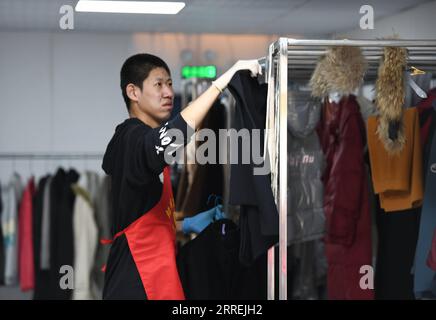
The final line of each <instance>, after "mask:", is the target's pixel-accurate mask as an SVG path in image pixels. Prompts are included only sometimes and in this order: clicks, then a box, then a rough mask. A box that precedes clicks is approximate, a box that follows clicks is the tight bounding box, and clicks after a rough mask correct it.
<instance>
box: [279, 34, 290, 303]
mask: <svg viewBox="0 0 436 320" xmlns="http://www.w3.org/2000/svg"><path fill="white" fill-rule="evenodd" d="M279 43H280V50H279V65H278V68H279V81H280V86H279V90H280V93H279V104H280V105H279V108H280V109H279V121H280V129H279V174H280V175H279V220H280V227H279V229H280V230H279V252H280V256H279V265H280V266H279V299H280V300H287V271H288V268H287V231H288V230H287V226H288V223H287V185H288V170H287V148H288V143H287V134H288V39H287V38H280V40H279Z"/></svg>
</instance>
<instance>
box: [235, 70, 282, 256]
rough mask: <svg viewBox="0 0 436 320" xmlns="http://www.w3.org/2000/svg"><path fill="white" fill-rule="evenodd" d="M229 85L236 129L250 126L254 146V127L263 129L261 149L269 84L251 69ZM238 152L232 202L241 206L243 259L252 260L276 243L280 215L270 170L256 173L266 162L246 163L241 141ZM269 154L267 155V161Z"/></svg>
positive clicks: (239, 72) (236, 76)
mask: <svg viewBox="0 0 436 320" xmlns="http://www.w3.org/2000/svg"><path fill="white" fill-rule="evenodd" d="M228 89H229V91H230V92H231V94H232V95H233V97H234V98H235V100H236V107H235V121H234V129H236V130H238V131H239V130H241V129H248V133H249V136H250V142H251V143H252V146H253V142H252V140H253V131H252V129H261V130H260V146H259V148H258V150H263V144H264V132H263V129H265V121H266V120H265V117H266V98H267V85H266V84H262V85H261V84H259V82H258V80H257V79H256V78H253V77H251V75H250V72H249V71H238V72H237V73H236V74H235V75H234V76H233V78H232V80H231V81H230V83H229V85H228ZM255 142H257V141H255ZM250 150H252V148H250ZM261 152H262V151H261ZM237 155H238V162H239V163H238V164H232V166H231V176H230V198H229V202H230V204H232V205H240V206H241V209H240V217H239V226H240V229H241V248H240V260H241V262H243V263H245V264H251V263H252V262H253V261H255V260H256V259H257V258H258V257H259V256H260V255H262V254H264V253H265V252H267V251H268V249H269V248H270V247H271V246H273V245H274V244H276V243H277V241H278V233H279V227H278V223H279V215H278V211H277V207H276V204H275V200H274V197H273V193H272V189H271V177H270V174H261V175H259V174H254V169H255V168H261V167H262V166H263V165H264V164H265V163H264V162H263V161H262V163H261V164H254V162H253V159H250V163H248V164H243V163H242V161H241V159H242V156H244V157H246V156H247V155H243V148H242V146H241V143H238V154H237ZM261 156H263V155H261ZM268 158H269V157H268V156H266V157H264V159H266V161H268ZM267 164H268V163H267ZM266 167H269V166H266Z"/></svg>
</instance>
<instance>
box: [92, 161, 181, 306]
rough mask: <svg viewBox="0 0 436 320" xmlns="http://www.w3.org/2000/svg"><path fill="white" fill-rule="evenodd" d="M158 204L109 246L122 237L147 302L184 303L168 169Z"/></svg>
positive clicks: (122, 232)
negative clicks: (126, 244) (178, 268)
mask: <svg viewBox="0 0 436 320" xmlns="http://www.w3.org/2000/svg"><path fill="white" fill-rule="evenodd" d="M163 174H164V183H163V190H162V195H161V198H160V200H159V202H158V203H157V204H156V205H155V206H154V207H153V208H152V209H151V210H150V211H148V212H147V213H145V214H143V215H142V216H141V217H140V218H138V219H137V220H135V221H134V222H133V223H132V224H130V225H129V226H128V227H127V228H126V229H124V230H122V231H120V232H118V233H117V234H116V235H115V236H114V238H113V239H112V240H101V243H104V244H110V243H112V242H113V241H114V240H115V239H116V238H118V237H119V236H121V235H123V234H125V236H126V239H127V243H128V245H129V249H130V252H131V254H132V257H133V260H134V261H135V265H136V267H137V269H138V272H139V275H140V277H141V281H142V284H143V286H144V290H145V292H146V294H147V297H148V299H150V300H184V299H185V295H184V293H183V288H182V285H181V283H180V278H179V274H178V272H177V265H176V247H175V240H176V223H175V217H174V208H175V206H174V198H173V191H172V188H171V179H170V172H169V167H165V169H164V171H163Z"/></svg>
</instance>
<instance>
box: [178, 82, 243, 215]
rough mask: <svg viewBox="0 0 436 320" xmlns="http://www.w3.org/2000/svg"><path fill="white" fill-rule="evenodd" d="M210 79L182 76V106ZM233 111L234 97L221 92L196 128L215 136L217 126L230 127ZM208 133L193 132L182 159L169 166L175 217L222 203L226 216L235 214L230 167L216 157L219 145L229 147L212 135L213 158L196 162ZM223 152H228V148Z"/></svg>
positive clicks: (216, 134) (195, 95)
mask: <svg viewBox="0 0 436 320" xmlns="http://www.w3.org/2000/svg"><path fill="white" fill-rule="evenodd" d="M211 82H212V80H211V79H203V78H189V79H183V80H182V90H181V101H182V106H187V105H188V104H189V103H190V102H191V101H193V100H195V99H196V98H197V97H198V96H200V95H201V93H203V92H204V91H205V90H206V89H207V88H209V87H210V85H211ZM233 112H234V100H233V97H232V96H231V95H230V94H229V93H228V92H226V91H225V92H223V93H222V94H221V96H220V97H219V99H217V101H216V102H215V103H214V105H213V106H212V108H211V110H210V111H209V113H208V115H207V116H206V118H205V119H204V120H203V123H202V124H201V125H200V127H199V129H198V130H202V129H207V130H212V131H213V133H214V134H215V137H219V132H220V130H221V131H222V130H227V129H229V128H230V125H231V121H232V113H233ZM207 139H208V137H207V138H205V137H199V138H198V139H196V136H195V135H194V137H193V138H192V139H191V141H190V143H188V145H187V146H186V148H185V150H186V152H185V153H184V154H183V157H184V159H183V161H180V159H178V161H176V162H175V164H174V165H173V166H172V177H173V189H174V194H175V203H176V219H178V220H182V219H183V218H184V217H191V216H193V215H195V214H197V213H200V212H204V211H206V210H207V209H210V207H211V206H212V207H216V206H217V205H221V206H222V210H223V212H227V213H228V216H229V217H230V216H234V215H235V209H234V208H229V204H228V192H229V176H230V172H229V170H230V168H229V165H228V163H229V162H228V161H220V154H221V153H222V151H221V150H223V148H229V147H228V144H223V143H222V141H220V140H219V139H216V140H215V141H214V143H216V148H215V149H214V154H213V155H214V158H215V159H214V161H212V162H211V163H204V164H203V163H202V164H201V165H198V161H197V159H196V152H197V150H198V148H199V147H200V146H201V142H203V141H206V142H210V141H207ZM223 154H225V155H228V154H229V153H228V152H224V153H223Z"/></svg>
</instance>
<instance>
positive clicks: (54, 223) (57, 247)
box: [48, 168, 79, 300]
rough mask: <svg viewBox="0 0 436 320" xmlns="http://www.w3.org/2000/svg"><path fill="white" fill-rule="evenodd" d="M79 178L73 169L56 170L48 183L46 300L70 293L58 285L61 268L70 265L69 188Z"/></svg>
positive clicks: (71, 198)
mask: <svg viewBox="0 0 436 320" xmlns="http://www.w3.org/2000/svg"><path fill="white" fill-rule="evenodd" d="M78 179H79V174H78V172H77V171H75V170H74V169H70V170H69V171H65V170H64V169H62V168H59V169H58V170H57V172H56V174H55V175H54V177H53V180H52V182H51V190H50V191H51V195H50V202H51V207H50V211H51V214H50V232H51V234H50V280H51V288H50V296H49V297H48V299H60V300H69V299H70V298H71V295H72V290H71V289H69V288H66V289H63V288H61V287H60V286H59V280H60V273H59V272H60V270H61V267H62V266H65V265H67V266H74V233H73V206H74V200H75V194H74V192H73V190H72V188H71V185H72V184H74V183H76V182H77V181H78Z"/></svg>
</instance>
